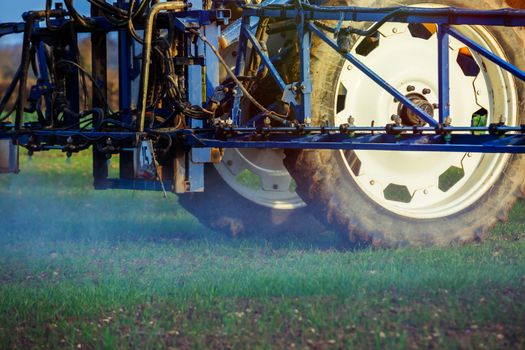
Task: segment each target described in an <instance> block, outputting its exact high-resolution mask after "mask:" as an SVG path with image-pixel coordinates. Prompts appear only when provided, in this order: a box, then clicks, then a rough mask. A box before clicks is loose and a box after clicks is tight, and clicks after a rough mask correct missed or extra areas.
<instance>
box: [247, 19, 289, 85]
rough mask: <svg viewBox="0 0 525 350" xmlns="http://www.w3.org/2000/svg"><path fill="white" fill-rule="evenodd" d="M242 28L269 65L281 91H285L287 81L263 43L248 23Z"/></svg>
mask: <svg viewBox="0 0 525 350" xmlns="http://www.w3.org/2000/svg"><path fill="white" fill-rule="evenodd" d="M241 30H242V33H243V35H245V36H246V38H248V39H249V40H250V42H251V43H252V45H253V48H254V49H255V51H256V52H257V54H258V55H259V56H260V57H261V59H262V61H263V63H264V65H265V66H266V67H268V71H269V72H270V74H271V75H272V77H273V78H274V79H275V82H276V83H277V85H279V88H280V89H281V91H284V89H285V88H286V83H285V82H284V80H283V78H282V77H281V75H280V74H279V72H278V71H277V68H275V66H274V65H273V63H272V61H271V60H270V57H268V55H267V54H266V53H265V52H264V51H263V49H262V47H261V45H260V44H259V41H258V40H257V38H255V36H254V35H253V33H252V31H251V29H250V27H249V26H248V25H247V24H243V26H242V29H241Z"/></svg>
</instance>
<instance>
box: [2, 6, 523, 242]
mask: <svg viewBox="0 0 525 350" xmlns="http://www.w3.org/2000/svg"><path fill="white" fill-rule="evenodd" d="M86 1H88V2H89V3H90V7H91V12H90V13H89V14H86V13H82V12H81V11H79V10H78V6H77V5H78V4H77V5H76V4H75V3H74V1H73V0H63V3H61V2H57V1H53V0H46V1H45V8H44V9H35V10H32V11H29V12H27V13H24V15H23V16H22V18H23V21H22V22H17V23H3V24H0V36H4V35H13V34H17V33H23V42H22V45H21V50H22V52H21V60H20V66H19V67H18V70H17V71H16V73H15V74H14V77H13V79H12V81H11V83H10V84H9V85H7V86H6V87H5V89H4V90H5V91H3V95H2V99H1V101H0V112H1V114H0V172H2V173H16V172H18V171H19V165H18V159H19V156H20V153H21V151H22V150H25V151H27V152H28V153H29V154H30V155H31V154H34V153H36V152H41V151H47V150H61V151H62V152H64V154H65V155H66V156H67V157H71V156H73V155H74V154H75V153H77V152H82V151H89V152H92V155H93V186H94V188H95V189H97V190H105V189H133V190H157V191H163V192H164V193H165V194H166V192H169V191H171V192H173V193H175V194H177V196H178V200H179V203H180V204H181V205H182V206H183V207H184V208H186V209H187V210H188V211H189V212H191V213H192V214H193V215H194V216H196V217H197V218H198V219H199V220H200V221H201V222H202V223H204V224H205V225H208V226H210V227H212V228H213V229H215V230H218V231H223V232H226V233H228V234H231V235H242V234H246V233H252V234H257V232H259V231H261V230H266V231H272V232H277V233H279V232H287V231H294V232H298V233H308V232H319V231H322V230H325V229H329V230H333V231H335V232H338V233H340V234H341V236H342V237H344V238H345V240H346V241H347V242H349V243H350V244H351V245H354V246H373V247H399V246H428V245H437V246H447V245H450V244H461V243H468V242H473V241H478V240H481V239H483V238H484V237H485V236H486V235H487V234H488V233H489V232H490V229H491V228H492V227H493V226H494V225H495V224H496V223H497V222H498V221H499V220H505V219H506V218H507V215H508V213H509V210H510V208H511V207H512V206H513V204H514V203H515V202H516V201H517V199H518V198H521V197H522V196H523V195H524V191H525V157H524V156H523V155H522V154H523V153H525V121H524V118H525V83H524V81H525V72H524V71H523V70H524V69H525V51H524V50H525V49H524V47H525V29H524V28H525V10H523V9H525V1H522V0H506V1H502V0H497V1H485V0H483V1H478V2H472V1H465V0H431V1H424V0H402V1H394V0H384V1H374V0H340V1H336V0H326V1H318V2H312V1H308V0H264V1H262V2H258V1H257V0H254V1H253V2H249V1H248V2H244V0H239V1H230V0H167V1H158V0H118V1H116V2H115V3H109V2H106V1H105V0H86ZM82 38H84V39H85V38H87V39H88V40H89V45H87V48H86V45H81V43H82V42H81V39H82ZM111 43H114V44H113V46H111V45H110V44H111ZM81 46H82V48H81ZM112 50H114V51H115V52H111V51H112ZM110 56H115V57H116V64H114V67H115V68H112V64H111V63H110V62H109V58H108V57H110ZM111 69H114V70H115V71H116V74H114V75H112V74H110V73H111V72H110V71H111ZM112 76H115V80H116V83H115V86H116V91H110V90H109V89H108V85H109V84H110V79H111V77H112ZM113 100H116V101H117V102H115V103H112V102H111V101H113ZM116 156H118V157H116ZM112 157H114V158H116V159H118V162H119V175H118V177H117V178H111V177H109V175H108V160H109V159H111V158H112Z"/></svg>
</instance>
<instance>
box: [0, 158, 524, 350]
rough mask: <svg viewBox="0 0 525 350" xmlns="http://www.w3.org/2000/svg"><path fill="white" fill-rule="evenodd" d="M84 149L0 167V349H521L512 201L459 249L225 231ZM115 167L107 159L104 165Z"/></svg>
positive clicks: (520, 236) (519, 244)
mask: <svg viewBox="0 0 525 350" xmlns="http://www.w3.org/2000/svg"><path fill="white" fill-rule="evenodd" d="M89 162H90V159H89V157H88V156H87V155H82V156H74V157H73V158H72V159H71V163H67V162H66V161H65V157H64V156H63V155H62V154H60V153H47V154H38V155H35V156H34V157H33V159H32V160H31V161H28V160H27V159H25V158H24V159H23V161H22V170H23V171H22V173H21V174H19V175H16V176H15V175H2V176H0V198H1V201H0V210H1V211H2V215H1V216H0V227H2V229H1V233H0V348H1V349H9V348H24V349H25V348H71V349H72V348H75V349H79V348H102V349H111V348H137V349H144V348H168V347H173V348H180V349H185V348H242V349H252V348H266V349H270V348H286V349H288V348H294V347H295V348H318V349H323V348H356V349H364V348H378V349H380V348H385V347H386V348H399V349H406V348H412V347H419V348H429V347H433V348H443V349H450V348H467V349H468V348H489V349H493V348H524V347H525V327H524V325H525V303H523V300H525V241H524V238H525V219H524V218H523V212H524V202H520V203H518V205H516V207H515V208H514V210H513V212H512V213H511V219H510V222H509V223H507V224H505V225H500V226H498V227H496V228H495V230H494V232H493V235H492V236H491V238H490V239H488V240H487V241H485V242H484V243H482V244H475V245H469V246H465V247H451V248H448V249H443V248H427V249H399V250H387V251H385V250H361V251H342V250H338V249H337V242H338V240H337V238H335V237H334V236H333V235H332V234H331V233H329V232H325V233H320V234H319V236H314V237H300V235H298V234H297V233H295V234H293V233H290V234H289V235H288V236H284V237H283V236H280V237H273V236H272V235H271V234H269V233H265V232H264V230H263V229H261V236H260V237H245V238H241V239H229V238H227V237H223V236H220V235H219V234H216V233H214V232H212V231H210V230H208V229H206V228H205V227H203V226H201V225H200V224H198V223H197V222H196V220H195V219H194V218H193V217H192V216H191V215H189V214H188V213H186V212H185V211H184V210H183V209H182V208H181V207H180V206H179V205H178V204H177V199H176V196H174V195H170V196H169V198H168V199H163V198H162V195H161V193H147V192H137V191H100V192H95V191H92V190H91V189H90V181H91V180H90V172H89ZM111 170H112V172H115V171H116V162H114V163H113V164H112V167H111Z"/></svg>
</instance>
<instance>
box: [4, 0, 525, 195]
mask: <svg viewBox="0 0 525 350" xmlns="http://www.w3.org/2000/svg"><path fill="white" fill-rule="evenodd" d="M119 3H120V4H122V6H125V4H126V1H125V0H119ZM199 8H202V4H200V1H194V2H193V9H194V10H192V11H184V12H179V13H177V18H178V20H177V22H176V23H177V28H178V29H179V30H181V31H182V30H189V29H190V28H195V27H198V28H200V31H201V32H202V33H205V34H206V35H207V36H208V37H209V38H210V39H212V42H213V44H214V45H216V46H217V45H218V39H219V33H220V31H219V28H218V26H217V21H219V20H223V18H219V17H220V16H218V12H214V11H213V10H212V11H205V10H199ZM393 11H395V14H393ZM92 16H94V18H95V19H96V20H97V21H98V23H99V24H100V26H99V28H98V30H97V31H94V32H93V33H92V36H93V38H94V40H97V38H98V37H99V36H100V35H105V34H106V33H107V32H109V31H114V30H116V29H115V28H114V27H112V26H111V24H110V23H108V22H107V21H105V20H104V19H102V18H99V17H96V16H97V13H96V12H93V13H92ZM260 18H275V19H278V20H294V21H295V22H296V24H297V27H296V28H297V40H298V41H299V47H300V55H299V64H300V78H299V81H297V82H292V83H286V82H285V81H284V79H283V78H282V77H281V75H280V73H279V72H278V71H277V69H276V68H275V66H274V64H273V61H272V60H273V58H272V57H269V56H268V54H267V53H266V52H265V51H264V50H263V49H262V47H261V45H260V43H259V42H258V41H257V40H256V38H255V37H254V35H253V30H254V27H256V25H257V23H258V19H260ZM385 19H386V21H388V22H401V23H435V24H437V25H438V54H439V65H440V67H439V105H440V106H443V107H442V108H440V109H439V120H435V119H434V118H433V117H431V116H429V115H427V114H426V113H425V112H424V111H422V110H420V109H419V108H418V107H416V106H415V105H414V104H413V103H412V102H411V101H410V100H408V99H407V98H406V97H405V96H404V94H403V93H401V92H399V91H397V90H396V89H395V88H393V87H392V86H390V85H389V84H388V82H386V81H384V80H383V79H382V78H381V77H380V76H378V75H377V74H376V73H374V72H373V71H371V70H370V69H369V68H368V67H366V66H365V65H364V64H362V63H361V62H360V61H359V60H358V59H357V58H356V57H354V56H353V55H351V54H350V53H347V52H343V53H341V54H342V55H343V56H344V58H345V59H347V60H348V61H350V62H351V63H352V64H354V65H355V66H356V67H357V68H359V69H360V70H361V71H362V72H363V73H365V74H366V75H367V76H368V77H370V79H372V80H373V81H375V82H376V83H377V84H379V85H380V86H381V87H382V88H383V89H385V90H386V91H387V92H388V93H390V94H391V95H392V96H393V97H395V98H396V99H398V100H399V101H400V102H402V103H403V104H404V105H406V106H407V107H408V108H410V109H412V110H413V111H414V112H415V113H416V114H417V115H418V116H419V117H420V118H421V119H423V120H424V121H426V122H427V123H428V125H429V126H425V127H403V126H401V125H398V124H389V125H385V126H356V125H352V124H347V125H342V126H340V127H334V126H330V125H324V126H311V125H310V120H311V117H312V115H311V93H312V89H311V86H312V84H311V77H310V47H311V41H312V35H316V36H318V37H319V38H320V39H321V40H323V41H324V42H325V43H326V44H327V45H329V46H330V47H332V48H333V49H334V50H336V51H337V50H338V49H339V47H338V44H337V43H336V42H334V41H333V40H332V39H330V38H329V37H328V35H327V34H325V33H324V32H323V31H322V30H321V29H319V28H318V27H317V26H316V25H315V23H314V22H313V21H314V20H336V21H339V25H338V26H339V27H340V26H341V23H342V21H354V22H380V21H385ZM455 25H484V26H516V27H518V26H519V27H525V11H521V10H512V9H502V10H494V11H479V10H467V9H457V8H440V9H428V8H413V7H400V8H395V9H394V8H360V7H322V6H315V5H309V4H306V3H301V2H295V3H294V4H286V3H281V2H280V1H279V0H277V1H267V2H264V3H263V4H262V5H261V6H247V7H245V8H244V11H243V17H242V19H241V20H239V23H238V24H236V26H237V28H239V33H238V45H239V49H238V52H239V55H238V58H237V64H236V71H235V73H236V75H241V74H242V72H243V69H244V65H245V60H246V53H247V50H248V48H251V49H252V50H254V51H255V52H256V53H257V54H258V55H259V56H260V57H261V60H262V64H264V65H265V66H266V67H267V68H268V70H269V72H270V74H271V75H272V77H273V78H274V79H275V81H276V83H277V85H278V86H279V88H280V89H281V91H282V92H283V96H284V101H285V102H286V103H289V104H290V105H291V107H292V108H293V109H294V112H295V116H296V118H297V120H296V121H294V122H293V123H289V124H287V125H283V126H275V127H273V126H272V127H270V126H263V127H261V126H259V127H255V126H254V127H252V126H246V125H242V124H241V120H242V119H241V112H242V111H240V110H239V109H238V107H235V106H238V105H239V101H240V99H241V97H242V96H241V94H237V96H236V97H235V103H234V104H233V105H234V108H233V111H232V119H233V120H232V124H226V125H225V124H222V125H218V126H206V125H203V124H202V123H201V122H199V121H195V120H193V121H190V124H189V125H191V127H190V128H187V129H179V130H154V131H152V130H145V131H140V130H138V129H137V130H136V131H118V132H115V131H96V132H95V131H89V132H85V131H81V130H67V131H66V130H56V129H35V128H32V127H31V126H30V125H27V124H24V123H23V122H22V114H21V113H20V112H21V109H19V113H18V114H17V122H16V123H15V125H2V127H1V128H0V139H13V140H15V141H16V142H17V143H18V144H20V145H27V144H28V143H29V140H30V139H32V138H38V139H39V140H41V141H43V142H47V141H49V142H50V143H49V145H47V146H44V147H43V148H41V149H38V150H45V149H53V148H59V149H62V150H63V151H66V149H65V147H64V146H63V145H57V146H53V145H52V144H51V141H50V140H53V139H55V138H57V137H60V138H67V137H70V136H71V137H80V138H83V139H85V140H86V142H88V143H90V144H94V143H96V142H99V141H100V140H107V139H114V140H120V141H123V140H125V141H126V142H127V144H128V145H129V147H135V146H136V145H137V142H138V140H140V139H141V138H145V137H146V138H147V137H148V135H149V134H150V133H151V132H153V133H155V134H158V133H163V134H165V135H168V136H169V137H171V138H172V139H173V140H174V141H175V144H176V145H178V146H179V147H181V149H183V150H184V152H186V154H187V155H189V154H190V153H191V149H193V148H211V147H217V148H260V149H265V148H282V149H334V150H335V149H347V150H350V149H352V150H388V151H429V152H482V153H525V125H521V126H507V125H505V124H504V123H494V124H491V125H488V126H486V127H454V126H453V125H451V124H450V123H449V122H448V117H449V116H450V110H449V108H448V106H449V98H450V96H449V91H450V86H449V54H448V40H449V38H450V37H454V38H456V39H458V40H459V41H461V42H463V43H464V44H465V45H466V46H468V47H469V48H470V49H472V50H474V51H476V52H477V53H479V54H480V55H482V56H483V57H485V58H486V59H488V60H490V61H492V62H493V63H494V64H497V65H498V66H500V67H501V68H502V69H504V70H507V71H508V72H510V73H512V74H513V75H514V76H515V77H516V78H517V79H521V80H525V72H524V71H522V70H520V69H519V68H518V67H516V66H514V65H512V64H511V63H508V62H506V61H505V60H504V59H503V58H500V57H496V56H494V55H493V54H492V53H491V52H488V51H487V50H485V49H484V48H483V47H481V46H480V45H479V44H477V43H475V42H473V41H472V40H470V39H469V38H466V37H464V36H462V35H461V34H460V33H459V32H458V31H456V30H455V29H454V26H455ZM21 28H22V25H21V24H15V25H13V27H12V29H11V30H9V29H4V30H3V32H2V33H1V34H2V35H4V34H8V33H14V32H20V30H21ZM34 32H35V33H40V32H45V29H44V28H39V27H38V26H35V27H34ZM97 33H100V35H99V36H97V35H98V34H97ZM230 35H231V33H230ZM233 38H235V35H233ZM100 40H102V39H100ZM230 41H231V40H230ZM93 49H94V51H96V50H99V51H102V50H101V48H100V47H99V46H96V45H94V46H93ZM195 50H196V51H195V52H193V53H192V56H193V57H194V58H195V60H197V59H200V60H202V61H203V62H204V64H205V65H206V83H205V85H204V87H205V90H206V95H207V96H208V97H209V96H211V95H212V94H213V91H214V89H215V87H217V86H218V85H219V81H218V71H219V69H218V68H219V63H218V60H217V59H216V58H215V57H214V56H213V53H212V52H211V51H210V50H208V49H207V48H206V47H205V45H204V43H202V41H199V42H198V45H197V46H195ZM94 57H95V55H94ZM96 57H98V58H97V59H96V61H95V59H94V62H93V67H94V68H95V67H99V68H98V70H97V69H94V70H93V71H94V75H95V78H97V79H101V81H103V79H104V75H105V66H104V64H105V61H104V60H105V58H104V57H105V54H104V53H102V52H99V53H98V54H97V55H96ZM119 72H120V74H119V82H120V92H119V94H120V108H121V110H122V111H123V112H124V114H123V115H124V117H123V118H124V119H125V120H131V114H130V113H131V112H130V110H131V104H132V88H131V81H132V79H133V78H135V77H136V76H137V72H134V71H133V67H132V62H131V39H130V37H129V34H127V33H125V30H119ZM188 79H189V80H190V84H191V86H195V88H193V89H190V90H189V96H188V99H189V100H190V102H192V103H202V100H203V95H202V91H203V89H202V88H203V82H202V71H201V67H200V66H198V65H194V66H191V67H190V74H189V78H188ZM76 88H77V89H78V84H77V87H76ZM521 98H525V96H522V97H521ZM95 100H96V97H94V101H93V102H94V103H93V105H94V106H97V105H100V103H101V101H95ZM259 117H261V118H262V117H264V115H263V114H261V115H260V116H259ZM517 117H518V119H519V117H524V116H517ZM93 148H94V177H95V186H96V187H98V188H110V187H120V188H141V186H142V187H144V189H148V188H149V187H148V186H150V185H140V184H138V183H137V181H136V180H135V179H133V174H132V169H130V168H129V160H130V157H131V156H132V155H131V152H130V150H129V149H127V150H125V149H120V150H119V152H120V154H121V157H122V159H124V158H127V160H128V162H127V164H128V165H122V164H125V163H124V162H122V161H121V179H120V180H121V181H120V182H118V183H117V182H114V181H113V182H112V181H110V180H108V179H107V167H106V165H105V160H106V158H105V156H104V155H103V154H101V153H100V152H97V150H95V147H93ZM30 151H31V149H30ZM189 167H190V168H191V176H187V179H188V180H189V181H190V182H192V181H193V182H192V183H191V185H190V186H189V187H190V189H189V190H191V191H198V190H202V188H203V164H200V163H193V162H192V161H191V160H190V161H189ZM97 179H99V180H103V181H100V182H99V183H98V185H97ZM150 187H151V186H150ZM153 187H155V188H156V187H157V186H153Z"/></svg>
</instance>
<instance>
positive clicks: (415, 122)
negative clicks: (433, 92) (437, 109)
mask: <svg viewBox="0 0 525 350" xmlns="http://www.w3.org/2000/svg"><path fill="white" fill-rule="evenodd" d="M406 97H407V98H408V99H409V100H410V101H411V102H412V103H413V104H414V105H415V106H416V107H418V108H419V109H421V110H422V111H423V112H425V113H426V114H428V115H431V116H433V115H434V105H433V104H432V103H430V102H429V101H428V100H427V99H426V98H425V96H423V95H420V94H418V93H410V94H408V95H406ZM397 114H398V115H399V117H400V118H401V121H402V123H403V125H404V126H424V125H425V124H426V122H425V121H423V120H422V119H421V118H419V117H418V116H417V115H416V114H415V113H414V112H413V111H412V110H411V109H409V108H407V107H406V106H405V105H404V104H402V103H399V106H398V108H397Z"/></svg>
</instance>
